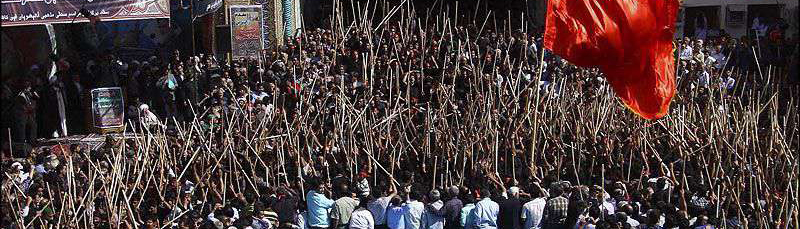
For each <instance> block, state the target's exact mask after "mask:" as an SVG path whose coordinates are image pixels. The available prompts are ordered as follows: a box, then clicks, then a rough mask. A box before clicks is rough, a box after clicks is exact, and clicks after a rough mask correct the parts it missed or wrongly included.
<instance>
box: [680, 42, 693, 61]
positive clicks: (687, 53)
mask: <svg viewBox="0 0 800 229" xmlns="http://www.w3.org/2000/svg"><path fill="white" fill-rule="evenodd" d="M680 58H681V60H691V59H692V46H688V45H686V46H684V47H683V50H681V56H680Z"/></svg>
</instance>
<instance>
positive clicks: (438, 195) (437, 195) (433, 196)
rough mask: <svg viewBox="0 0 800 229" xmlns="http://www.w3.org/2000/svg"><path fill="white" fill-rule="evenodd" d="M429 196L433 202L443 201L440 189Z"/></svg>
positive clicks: (432, 191)
mask: <svg viewBox="0 0 800 229" xmlns="http://www.w3.org/2000/svg"><path fill="white" fill-rule="evenodd" d="M428 196H429V197H430V198H431V201H439V200H440V199H442V194H441V193H440V192H439V190H438V189H434V190H431V193H430V195H428Z"/></svg>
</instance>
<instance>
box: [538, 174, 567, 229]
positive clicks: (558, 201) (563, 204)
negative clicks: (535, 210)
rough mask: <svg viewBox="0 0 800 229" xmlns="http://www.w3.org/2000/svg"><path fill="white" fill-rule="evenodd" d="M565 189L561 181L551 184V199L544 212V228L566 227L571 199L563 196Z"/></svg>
mask: <svg viewBox="0 0 800 229" xmlns="http://www.w3.org/2000/svg"><path fill="white" fill-rule="evenodd" d="M563 194H564V189H563V188H562V186H561V183H560V182H553V183H552V184H551V185H550V199H549V200H547V203H546V204H545V205H544V212H543V214H542V229H556V228H564V226H566V225H564V223H565V221H566V219H567V207H568V206H569V200H568V199H567V198H566V197H564V196H563Z"/></svg>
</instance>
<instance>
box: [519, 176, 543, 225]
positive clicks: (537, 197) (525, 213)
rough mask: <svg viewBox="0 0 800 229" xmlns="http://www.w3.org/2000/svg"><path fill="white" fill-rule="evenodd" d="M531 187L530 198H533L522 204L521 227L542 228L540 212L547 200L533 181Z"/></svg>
mask: <svg viewBox="0 0 800 229" xmlns="http://www.w3.org/2000/svg"><path fill="white" fill-rule="evenodd" d="M531 187H532V188H531V189H530V190H531V198H533V200H531V201H528V202H527V203H525V205H522V219H523V220H524V221H525V226H524V227H523V229H540V228H542V227H541V222H542V213H543V212H544V205H545V203H547V200H546V199H545V195H544V192H543V191H542V188H541V187H539V185H538V184H536V183H534V184H533V185H532V186H531Z"/></svg>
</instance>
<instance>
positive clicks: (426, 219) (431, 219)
mask: <svg viewBox="0 0 800 229" xmlns="http://www.w3.org/2000/svg"><path fill="white" fill-rule="evenodd" d="M431 206H432V207H433V208H434V209H435V210H437V211H438V210H441V209H442V208H443V207H444V203H443V202H442V201H441V200H439V201H436V202H433V203H431ZM422 226H423V228H426V229H443V228H444V217H442V216H439V215H436V213H434V212H430V211H425V213H424V214H422Z"/></svg>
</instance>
